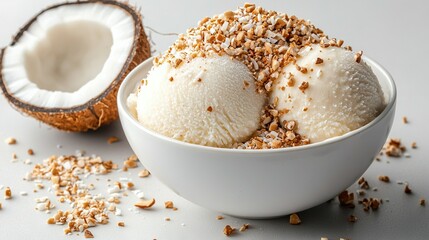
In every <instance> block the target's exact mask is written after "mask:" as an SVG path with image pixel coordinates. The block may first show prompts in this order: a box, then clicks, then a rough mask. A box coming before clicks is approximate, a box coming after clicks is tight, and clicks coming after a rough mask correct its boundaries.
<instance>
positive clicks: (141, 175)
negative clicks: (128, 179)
mask: <svg viewBox="0 0 429 240" xmlns="http://www.w3.org/2000/svg"><path fill="white" fill-rule="evenodd" d="M149 175H150V172H149V171H148V170H147V169H143V170H141V171H140V172H139V174H138V176H139V177H140V178H144V177H148V176H149Z"/></svg>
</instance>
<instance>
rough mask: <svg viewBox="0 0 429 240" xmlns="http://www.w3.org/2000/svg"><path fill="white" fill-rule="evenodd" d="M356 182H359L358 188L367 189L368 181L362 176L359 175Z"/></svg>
mask: <svg viewBox="0 0 429 240" xmlns="http://www.w3.org/2000/svg"><path fill="white" fill-rule="evenodd" d="M358 184H359V186H360V188H362V189H369V184H368V181H366V180H365V178H364V177H361V178H360V179H359V181H358Z"/></svg>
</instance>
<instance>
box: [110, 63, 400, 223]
mask: <svg viewBox="0 0 429 240" xmlns="http://www.w3.org/2000/svg"><path fill="white" fill-rule="evenodd" d="M364 60H365V61H366V62H367V63H368V64H369V65H370V66H371V67H372V69H373V71H374V72H375V74H376V75H377V77H378V79H379V81H380V84H381V86H382V88H383V90H384V93H385V98H386V101H387V106H386V108H385V109H384V111H383V112H382V113H381V114H380V115H379V116H378V117H377V118H376V119H374V120H373V121H372V122H370V123H369V124H367V125H365V126H363V127H361V128H359V129H357V130H355V131H352V132H349V133H347V134H345V135H343V136H341V137H335V138H331V139H328V140H325V141H323V142H319V143H314V144H310V145H307V146H300V147H293V148H287V149H275V150H236V149H221V148H213V147H205V146H199V145H194V144H189V143H185V142H181V141H177V140H174V139H171V138H168V137H165V136H162V135H160V134H158V133H156V132H153V131H151V130H149V129H146V128H145V127H143V126H142V125H141V124H140V123H139V122H138V121H137V120H136V119H134V118H133V117H132V115H131V114H130V112H129V110H128V107H127V105H126V102H127V101H126V99H127V97H128V95H129V94H130V93H131V92H132V91H134V89H135V88H136V85H137V84H138V83H139V82H140V80H141V79H143V78H145V77H146V75H147V72H148V71H149V70H150V68H151V67H152V59H148V60H146V61H145V62H143V63H142V64H141V65H139V66H138V67H136V68H135V69H134V70H133V71H132V72H131V73H130V74H129V75H128V76H127V77H126V79H125V80H124V82H123V83H122V85H121V87H120V89H119V93H118V108H119V116H120V119H121V123H122V127H123V129H124V131H125V134H126V136H127V138H128V141H129V143H130V145H131V147H132V149H133V150H134V151H135V153H136V154H137V156H138V157H139V159H140V161H141V162H142V163H143V165H144V166H145V167H146V168H148V169H149V170H150V172H151V173H153V175H154V176H155V177H157V178H158V179H159V180H160V181H161V182H163V183H164V184H165V185H167V186H168V187H169V188H170V189H172V190H173V191H174V192H176V193H177V194H178V195H180V196H182V197H184V198H185V199H188V200H189V201H191V202H194V203H196V204H198V205H201V206H203V207H206V208H208V209H212V210H216V211H219V212H222V213H225V214H229V215H233V216H238V217H245V218H270V217H277V216H282V215H286V214H290V213H293V212H298V211H302V210H305V209H307V208H311V207H313V206H316V205H318V204H321V203H323V202H325V201H327V200H329V199H331V198H333V197H334V196H336V195H337V194H338V193H339V192H341V191H342V190H344V189H346V188H347V187H349V186H350V185H351V184H353V183H354V182H355V181H356V180H357V179H358V178H359V177H360V176H361V175H362V174H363V173H364V172H365V170H366V169H367V168H368V167H369V165H370V164H371V163H372V162H373V159H374V157H375V156H376V154H378V152H379V151H380V149H381V148H382V146H383V144H384V142H385V141H386V138H387V136H388V133H389V131H390V128H391V126H392V122H393V117H394V112H395V103H396V88H395V84H394V82H393V79H392V77H391V76H390V75H389V73H388V72H387V71H386V70H385V69H384V68H383V67H381V66H380V65H379V64H377V63H376V62H375V61H373V60H371V59H369V58H364Z"/></svg>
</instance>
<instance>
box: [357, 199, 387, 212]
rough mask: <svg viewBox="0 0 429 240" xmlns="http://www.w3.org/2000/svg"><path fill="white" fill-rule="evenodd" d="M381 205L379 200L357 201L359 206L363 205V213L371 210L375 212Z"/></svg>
mask: <svg viewBox="0 0 429 240" xmlns="http://www.w3.org/2000/svg"><path fill="white" fill-rule="evenodd" d="M381 203H382V201H381V200H378V199H377V198H369V199H368V198H364V199H362V200H359V204H362V205H363V210H364V211H366V212H367V211H369V210H370V209H372V210H373V211H375V210H377V209H378V208H379V206H380V204H381Z"/></svg>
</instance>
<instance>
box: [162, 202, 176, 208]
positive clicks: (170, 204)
mask: <svg viewBox="0 0 429 240" xmlns="http://www.w3.org/2000/svg"><path fill="white" fill-rule="evenodd" d="M164 206H165V208H173V207H174V204H173V202H172V201H166V202H164Z"/></svg>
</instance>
